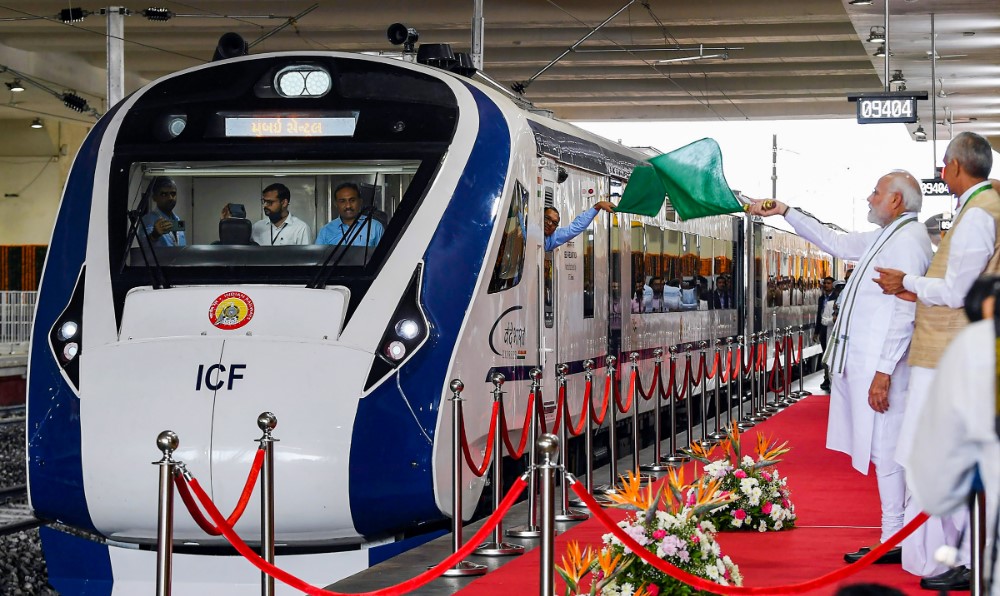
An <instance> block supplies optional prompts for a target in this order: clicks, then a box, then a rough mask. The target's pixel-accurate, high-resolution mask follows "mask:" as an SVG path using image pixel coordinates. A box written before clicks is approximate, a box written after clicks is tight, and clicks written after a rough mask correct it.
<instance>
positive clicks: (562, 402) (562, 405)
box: [538, 383, 566, 433]
mask: <svg viewBox="0 0 1000 596" xmlns="http://www.w3.org/2000/svg"><path fill="white" fill-rule="evenodd" d="M558 395H559V399H557V400H556V419H555V420H553V421H552V432H554V433H555V432H559V425H560V424H562V419H563V418H562V414H563V410H565V409H566V384H565V383H560V384H559V392H558ZM538 416H539V419H540V421H541V428H542V432H543V433H546V432H549V431H547V430H545V408H541V411H540V412H539V413H538Z"/></svg>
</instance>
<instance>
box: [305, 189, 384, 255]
mask: <svg viewBox="0 0 1000 596" xmlns="http://www.w3.org/2000/svg"><path fill="white" fill-rule="evenodd" d="M333 199H334V202H335V203H336V205H337V212H338V213H339V214H340V217H337V218H336V219H334V220H332V221H331V222H330V223H328V224H326V225H325V226H323V229H321V230H320V231H319V234H317V235H316V244H340V242H341V241H343V242H344V244H345V245H349V246H375V245H377V244H378V243H379V241H380V240H381V239H382V233H383V232H384V229H383V228H382V224H381V223H379V222H378V220H376V219H374V218H369V216H368V215H365V214H362V213H361V191H360V190H359V189H358V185H357V184H355V183H353V182H344V183H343V184H340V185H339V186H337V188H336V189H335V190H334V191H333ZM355 222H356V223H357V225H355ZM352 226H354V229H351V227H352ZM345 236H346V238H345Z"/></svg>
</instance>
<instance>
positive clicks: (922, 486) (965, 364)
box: [903, 308, 1000, 596]
mask: <svg viewBox="0 0 1000 596" xmlns="http://www.w3.org/2000/svg"><path fill="white" fill-rule="evenodd" d="M985 310H986V309H985V308H984V311H985ZM984 314H986V313H985V312H984ZM995 339H996V334H995V332H994V322H993V319H992V317H987V318H986V319H984V320H982V321H977V322H975V323H970V324H969V325H968V326H967V327H966V328H965V329H963V330H962V331H960V332H959V334H958V335H957V336H956V337H955V339H954V340H953V341H952V342H951V343H950V344H949V345H948V348H947V349H946V350H945V352H944V355H943V356H942V357H941V360H940V362H939V363H938V367H937V373H936V374H935V376H934V380H933V382H932V383H931V385H930V388H929V389H928V391H927V393H928V399H927V402H926V405H925V406H924V408H922V409H921V410H920V411H919V412H918V413H917V416H916V417H915V418H914V427H915V432H916V433H917V435H918V436H921V437H934V438H933V440H924V441H915V442H914V443H913V445H912V447H911V448H910V450H909V451H908V453H907V458H906V460H905V461H904V462H903V464H904V466H905V467H906V473H907V476H908V480H909V483H910V488H911V490H912V491H913V495H914V498H916V499H917V500H918V501H919V502H920V503H921V504H922V505H923V506H924V508H925V509H926V510H927V512H928V513H931V514H934V515H944V514H947V513H949V512H951V511H956V510H959V511H960V510H963V509H964V508H965V503H966V498H967V497H968V495H969V491H970V490H971V486H972V479H973V477H974V475H975V473H974V472H975V469H976V467H978V469H979V476H980V478H981V479H982V482H983V485H984V487H985V489H986V511H987V523H986V528H987V532H988V533H989V535H990V536H992V538H993V540H995V539H996V537H995V536H993V530H994V528H995V527H996V525H995V517H994V516H995V515H996V510H997V504H998V503H1000V500H998V495H1000V485H998V483H1000V441H998V440H997V434H996V430H995V429H994V420H995V419H996V413H995V399H996V397H995V396H996V384H995V374H996V368H995V366H996V350H995V345H996V344H995ZM986 552H987V556H986V557H985V560H986V563H987V564H988V563H990V561H991V557H990V556H989V552H990V546H989V545H987V550H986ZM995 564H996V563H995V562H994V565H995ZM997 572H998V571H997V568H996V567H994V568H993V574H994V575H993V577H994V578H995V577H997V575H996V573H997ZM991 594H993V595H994V596H1000V582H998V581H994V582H993V585H992V590H991Z"/></svg>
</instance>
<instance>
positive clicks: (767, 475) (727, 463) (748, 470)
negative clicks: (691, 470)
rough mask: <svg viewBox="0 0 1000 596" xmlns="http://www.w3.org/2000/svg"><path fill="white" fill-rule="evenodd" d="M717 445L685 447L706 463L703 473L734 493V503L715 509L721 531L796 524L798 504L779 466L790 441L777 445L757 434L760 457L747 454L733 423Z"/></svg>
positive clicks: (711, 516)
mask: <svg viewBox="0 0 1000 596" xmlns="http://www.w3.org/2000/svg"><path fill="white" fill-rule="evenodd" d="M718 447H719V449H720V451H721V454H720V455H721V457H718V458H716V457H715V455H714V453H715V449H716V447H710V448H708V449H706V448H705V447H703V446H702V445H701V444H699V443H697V442H696V443H692V444H691V446H690V447H689V448H688V449H686V450H685V452H686V453H688V454H689V455H690V456H691V457H692V458H693V459H695V460H696V461H699V462H701V463H702V464H704V467H703V468H702V475H703V477H705V478H708V479H710V480H716V481H718V482H719V483H720V484H721V488H722V490H724V491H727V492H729V493H730V494H732V495H734V497H735V498H734V499H733V500H732V502H730V503H728V504H726V505H724V506H722V507H719V508H718V509H715V510H714V511H713V512H712V513H711V515H710V518H709V519H710V520H711V521H712V522H713V523H714V524H715V525H716V526H717V527H718V528H719V529H720V530H756V531H758V532H767V531H769V530H771V531H775V530H783V529H788V528H791V527H794V525H795V518H796V516H795V505H794V504H792V497H791V491H789V490H788V486H787V484H788V479H787V478H782V477H781V475H780V474H778V469H777V468H776V467H775V466H776V465H777V464H778V463H780V462H781V460H780V459H778V458H779V457H781V456H782V455H784V454H786V453H788V452H789V451H790V449H789V448H788V443H787V441H786V442H784V443H782V444H781V445H777V446H774V445H773V444H772V442H771V440H769V439H766V438H764V436H763V435H762V434H760V433H758V434H757V459H756V461H755V460H754V459H753V458H752V457H750V456H749V455H743V454H742V452H741V450H740V431H739V428H738V427H737V426H736V425H735V424H733V425H732V428H731V429H730V430H729V433H728V436H727V437H726V439H725V440H724V441H722V443H720V444H719V445H718Z"/></svg>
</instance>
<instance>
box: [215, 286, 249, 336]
mask: <svg viewBox="0 0 1000 596" xmlns="http://www.w3.org/2000/svg"><path fill="white" fill-rule="evenodd" d="M252 318H253V300H251V299H250V297H249V296H247V295H246V294H244V293H243V292H226V293H225V294H222V295H221V296H219V297H218V298H216V299H215V301H214V302H212V306H210V307H209V308H208V320H209V321H211V322H212V324H213V325H215V326H216V327H218V328H219V329H225V330H230V329H239V328H240V327H242V326H244V325H246V324H247V323H249V322H250V319H252Z"/></svg>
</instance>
